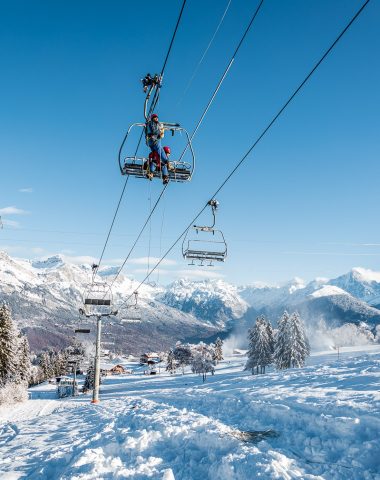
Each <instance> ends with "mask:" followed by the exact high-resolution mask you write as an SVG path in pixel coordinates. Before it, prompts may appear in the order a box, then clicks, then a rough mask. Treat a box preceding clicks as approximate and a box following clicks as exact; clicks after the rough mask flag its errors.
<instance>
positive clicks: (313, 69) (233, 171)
mask: <svg viewBox="0 0 380 480" xmlns="http://www.w3.org/2000/svg"><path fill="white" fill-rule="evenodd" d="M369 1H370V0H366V1H365V2H364V3H363V5H362V6H361V7H360V9H359V10H358V11H357V12H356V14H355V15H354V16H353V17H352V18H351V20H350V21H349V22H348V24H347V25H346V26H345V27H344V29H343V30H342V31H341V32H340V34H339V35H338V36H337V38H336V39H335V40H334V42H333V43H332V44H331V45H330V47H329V48H328V49H327V50H326V51H325V53H324V54H323V55H322V57H321V58H320V59H319V60H318V62H317V63H316V64H315V65H314V67H313V68H312V69H311V70H310V72H309V73H308V74H307V75H306V77H305V78H304V80H302V82H301V83H300V84H299V86H298V87H297V88H296V89H295V90H294V92H293V93H292V94H291V95H290V97H289V98H288V100H287V101H286V102H285V103H284V105H283V106H282V107H281V108H280V110H279V111H278V112H277V113H276V115H275V116H274V117H273V118H272V120H271V121H270V122H269V124H268V125H267V126H266V127H265V128H264V130H263V131H262V133H261V134H260V135H259V136H258V138H257V139H256V140H255V141H254V142H253V144H252V145H251V147H250V148H249V149H248V151H247V152H246V153H245V154H244V156H243V157H242V159H241V160H240V161H239V162H238V163H237V164H236V166H235V167H234V168H233V169H232V170H231V172H230V173H229V174H228V175H227V177H226V178H225V179H224V181H223V182H222V183H221V185H220V186H219V187H218V188H217V190H216V191H215V192H214V193H213V194H212V195H210V196H209V198H215V197H216V196H217V194H218V193H219V192H220V191H221V190H222V188H223V187H224V186H225V185H226V183H227V182H228V181H229V180H230V178H231V177H232V176H233V175H234V174H235V172H236V171H237V170H238V168H239V167H240V166H241V165H242V163H243V162H244V161H245V160H246V159H247V157H248V156H249V154H250V153H251V152H252V150H253V149H254V148H255V147H256V146H257V144H258V143H259V142H260V141H261V140H262V138H263V137H264V136H265V135H266V134H267V132H268V131H269V130H270V128H271V127H272V126H273V125H274V123H275V122H276V121H277V120H278V118H279V117H280V116H281V115H282V113H283V112H284V111H285V109H286V108H287V107H288V105H289V104H290V103H291V101H292V100H293V99H294V98H295V96H296V95H297V94H298V93H299V92H300V90H301V89H302V88H303V87H304V86H305V84H306V83H307V82H308V80H309V79H310V78H311V76H312V75H313V74H314V72H315V71H316V70H317V68H318V67H319V66H320V65H321V63H322V62H323V61H324V60H325V59H326V57H327V56H328V55H329V53H330V52H331V51H332V50H333V49H334V47H335V46H336V45H337V43H338V42H339V40H340V39H341V38H342V37H343V36H344V34H345V33H346V32H347V30H348V29H349V28H350V27H351V25H352V24H353V23H354V22H355V20H356V19H357V18H358V17H359V15H360V14H361V13H362V12H363V10H364V9H365V7H366V6H367V5H368V3H369ZM208 205H209V204H208V202H207V203H206V204H205V205H204V206H203V207H202V208H201V209H200V211H199V212H198V213H197V215H196V216H195V217H194V218H193V219H192V220H191V222H190V223H189V224H188V226H187V227H186V228H185V230H184V231H183V232H182V233H181V234H180V235H179V237H178V238H177V239H176V240H175V242H174V243H173V244H172V245H171V246H170V247H169V249H168V250H167V251H166V252H165V254H164V255H163V256H162V257H161V258H160V260H159V261H158V262H157V263H156V265H155V266H154V267H153V268H152V269H151V270H150V272H148V275H147V276H146V277H145V278H144V279H143V280H142V281H141V282H140V284H139V285H138V286H137V288H136V289H135V291H138V290H139V288H140V287H141V286H142V285H143V284H144V283H145V282H146V280H147V278H149V277H150V275H152V273H153V272H154V271H155V270H156V269H157V267H158V266H159V265H160V264H161V263H162V262H163V260H164V259H165V258H166V257H167V256H168V255H169V253H170V252H171V251H172V250H173V248H174V247H175V246H176V245H177V243H178V242H179V241H180V240H181V238H182V237H183V236H184V235H185V234H186V232H187V231H188V229H189V228H190V227H191V226H192V225H193V224H194V223H195V222H196V220H197V219H198V217H199V216H200V215H201V214H202V213H203V212H204V210H205V209H206V208H207V207H208ZM130 298H131V296H129V297H128V298H127V299H126V300H125V302H123V303H122V305H124V304H125V303H127V302H128V300H129V299H130ZM122 305H121V306H122Z"/></svg>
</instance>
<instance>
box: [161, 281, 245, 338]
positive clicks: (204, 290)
mask: <svg viewBox="0 0 380 480" xmlns="http://www.w3.org/2000/svg"><path fill="white" fill-rule="evenodd" d="M157 299H158V300H160V301H161V302H162V303H164V304H166V305H169V306H171V307H174V308H176V309H179V310H182V311H183V312H187V313H191V314H193V315H194V316H196V317H197V318H201V319H203V320H205V321H208V322H210V323H212V324H214V325H216V326H218V327H219V328H222V329H224V328H225V327H226V326H229V325H230V323H231V322H232V321H233V320H236V319H239V318H241V317H242V316H243V315H244V313H245V312H246V311H247V309H248V304H247V302H246V301H245V300H244V299H243V298H242V297H241V296H240V295H239V294H238V289H237V288H236V287H234V286H233V285H230V284H228V283H226V282H223V281H222V280H204V281H200V282H192V281H189V280H183V279H182V280H178V281H176V282H174V283H172V284H170V285H169V286H168V287H167V288H166V289H165V290H164V291H163V292H162V293H161V294H159V295H157Z"/></svg>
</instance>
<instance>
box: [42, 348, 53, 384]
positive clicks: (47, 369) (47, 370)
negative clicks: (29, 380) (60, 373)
mask: <svg viewBox="0 0 380 480" xmlns="http://www.w3.org/2000/svg"><path fill="white" fill-rule="evenodd" d="M39 366H40V368H41V371H42V375H43V379H44V380H47V379H49V378H50V377H51V376H52V375H54V370H53V368H52V365H51V357H50V355H49V353H48V352H42V354H41V355H40V358H39Z"/></svg>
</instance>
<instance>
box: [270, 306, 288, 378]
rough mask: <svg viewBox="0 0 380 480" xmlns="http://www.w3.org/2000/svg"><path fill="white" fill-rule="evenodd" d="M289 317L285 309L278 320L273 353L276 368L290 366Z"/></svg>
mask: <svg viewBox="0 0 380 480" xmlns="http://www.w3.org/2000/svg"><path fill="white" fill-rule="evenodd" d="M289 319H290V315H289V313H288V312H287V311H286V310H285V311H284V313H283V314H282V316H281V318H280V320H279V321H278V329H277V333H276V337H275V347H274V355H273V359H274V363H275V365H276V368H277V369H278V370H282V369H284V368H290V351H289Z"/></svg>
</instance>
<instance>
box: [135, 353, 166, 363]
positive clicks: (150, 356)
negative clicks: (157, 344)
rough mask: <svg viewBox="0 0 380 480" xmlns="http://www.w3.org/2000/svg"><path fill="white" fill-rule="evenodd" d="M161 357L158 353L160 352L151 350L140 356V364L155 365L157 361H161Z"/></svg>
mask: <svg viewBox="0 0 380 480" xmlns="http://www.w3.org/2000/svg"><path fill="white" fill-rule="evenodd" d="M160 362H161V358H160V356H159V355H158V353H155V352H149V353H143V354H142V355H141V357H140V364H141V365H145V364H146V365H155V364H156V363H160Z"/></svg>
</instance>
